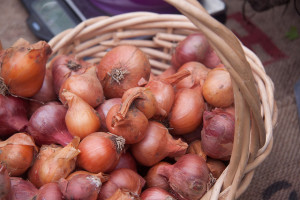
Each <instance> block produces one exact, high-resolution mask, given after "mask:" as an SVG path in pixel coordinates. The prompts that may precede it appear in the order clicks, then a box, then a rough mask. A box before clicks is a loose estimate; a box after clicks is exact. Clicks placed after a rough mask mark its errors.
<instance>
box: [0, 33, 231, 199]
mask: <svg viewBox="0 0 300 200" xmlns="http://www.w3.org/2000/svg"><path fill="white" fill-rule="evenodd" d="M50 54H51V48H50V47H49V46H48V44H47V43H45V42H39V43H36V44H33V45H30V44H29V43H28V42H26V41H19V42H18V43H16V44H15V47H13V48H11V49H7V50H3V51H1V53H0V62H1V63H2V67H1V70H0V71H1V73H0V84H1V85H0V88H1V90H0V195H2V196H0V199H9V198H10V199H16V200H18V199H28V200H29V199H87V200H102V199H108V200H114V199H142V200H143V199H145V200H152V199H170V200H172V199H174V200H175V199H179V200H186V199H190V200H193V199H200V198H201V197H202V196H203V195H204V193H205V192H206V191H207V190H208V189H209V188H210V186H211V185H212V184H213V183H214V181H215V179H216V178H218V177H219V176H220V175H221V174H222V172H223V171H224V169H225V168H226V165H225V162H224V161H228V160H229V159H230V156H231V151H232V146H233V141H234V138H233V136H234V105H233V90H232V85H231V79H230V75H229V73H228V71H227V70H226V68H224V67H223V66H222V64H221V63H220V60H219V58H218V57H217V55H216V53H215V52H214V51H213V50H212V48H211V47H210V45H209V43H208V42H207V40H206V38H205V37H204V36H203V35H202V34H200V33H196V34H192V35H190V36H188V37H187V38H186V39H185V40H183V41H182V42H180V43H179V44H178V46H177V48H176V49H175V53H174V54H173V55H172V63H171V64H172V66H171V67H170V68H169V69H168V70H166V71H165V72H164V73H162V74H161V75H159V76H154V75H151V66H150V62H149V59H148V57H147V55H146V54H145V53H144V52H143V51H142V50H141V49H139V48H138V47H136V46H132V45H120V46H117V47H114V48H112V49H111V50H110V51H108V52H107V53H106V54H105V56H104V57H103V58H102V59H101V60H100V62H99V63H98V64H91V63H88V62H86V61H83V60H80V59H77V57H76V56H75V55H54V56H52V57H51V60H50V61H49V62H48V63H49V65H47V68H46V62H47V61H48V58H49V56H50ZM24 62H27V63H29V64H28V65H26V66H24V65H23V64H22V63H24ZM14 66H17V67H14ZM20 67H22V69H21V68H20ZM28 71H30V74H31V75H30V76H29V75H28V74H27V75H26V76H23V75H22V74H25V73H28ZM16 73H20V74H21V75H22V77H23V78H19V79H15V77H16V76H15V74H16ZM24 87H26V90H25V89H24ZM7 89H9V90H7ZM2 191H5V192H2Z"/></svg>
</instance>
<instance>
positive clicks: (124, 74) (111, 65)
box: [97, 45, 151, 99]
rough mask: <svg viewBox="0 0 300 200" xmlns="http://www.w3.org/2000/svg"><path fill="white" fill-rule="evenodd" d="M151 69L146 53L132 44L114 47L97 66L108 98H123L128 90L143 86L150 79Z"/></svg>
mask: <svg viewBox="0 0 300 200" xmlns="http://www.w3.org/2000/svg"><path fill="white" fill-rule="evenodd" d="M150 70H151V67H150V63H149V59H148V57H147V56H146V54H144V53H143V52H142V51H141V50H140V49H139V48H137V47H136V46H132V45H119V46H117V47H114V48H113V49H112V50H110V51H109V52H108V53H106V54H105V56H104V57H103V58H102V59H101V61H100V63H99V65H98V66H97V72H98V78H99V80H100V82H101V84H102V86H103V90H104V96H105V97H106V98H108V99H110V98H121V97H122V96H123V93H124V92H125V91H126V90H128V89H130V88H132V87H138V86H142V85H141V84H140V83H141V82H143V83H144V82H147V81H148V80H149V77H150Z"/></svg>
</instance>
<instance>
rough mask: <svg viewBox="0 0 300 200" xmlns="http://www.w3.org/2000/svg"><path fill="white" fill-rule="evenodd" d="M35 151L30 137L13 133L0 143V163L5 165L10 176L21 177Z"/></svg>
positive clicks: (31, 161)
mask: <svg viewBox="0 0 300 200" xmlns="http://www.w3.org/2000/svg"><path fill="white" fill-rule="evenodd" d="M36 151H37V148H36V146H35V143H34V141H33V139H32V138H31V136H29V135H27V134H25V133H15V134H14V135H12V136H10V137H9V138H8V139H7V140H5V141H0V163H3V164H5V165H6V167H7V171H8V172H9V174H10V175H11V176H21V175H22V174H23V173H25V171H26V170H27V169H28V168H29V167H30V166H31V165H32V163H33V160H34V154H35V153H36Z"/></svg>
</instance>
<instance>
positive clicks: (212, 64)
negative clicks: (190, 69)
mask: <svg viewBox="0 0 300 200" xmlns="http://www.w3.org/2000/svg"><path fill="white" fill-rule="evenodd" d="M201 62H202V63H203V64H204V65H205V66H206V67H209V68H216V67H219V66H221V65H222V63H221V60H220V58H219V57H218V55H217V54H216V52H215V51H214V50H213V48H211V47H209V48H208V50H207V53H206V56H205V58H204V59H203V60H202V61H201Z"/></svg>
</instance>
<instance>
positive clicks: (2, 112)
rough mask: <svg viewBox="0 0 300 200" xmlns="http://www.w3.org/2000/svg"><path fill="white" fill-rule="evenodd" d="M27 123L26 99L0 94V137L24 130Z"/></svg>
mask: <svg viewBox="0 0 300 200" xmlns="http://www.w3.org/2000/svg"><path fill="white" fill-rule="evenodd" d="M27 124H28V118H27V103H26V101H24V100H23V99H21V98H18V97H13V96H3V95H1V94H0V138H4V137H8V136H11V135H12V134H14V133H17V132H22V131H24V130H25V128H26V125H27Z"/></svg>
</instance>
